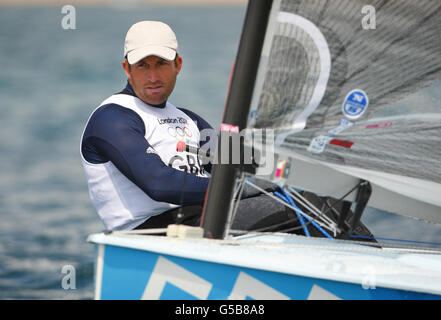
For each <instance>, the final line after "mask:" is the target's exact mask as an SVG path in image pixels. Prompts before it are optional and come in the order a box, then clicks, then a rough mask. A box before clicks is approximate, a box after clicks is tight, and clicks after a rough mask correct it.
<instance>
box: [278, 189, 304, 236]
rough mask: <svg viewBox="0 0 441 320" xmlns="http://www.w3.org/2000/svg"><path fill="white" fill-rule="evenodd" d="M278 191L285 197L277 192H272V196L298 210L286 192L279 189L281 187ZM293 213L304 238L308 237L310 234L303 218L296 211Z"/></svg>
mask: <svg viewBox="0 0 441 320" xmlns="http://www.w3.org/2000/svg"><path fill="white" fill-rule="evenodd" d="M279 187H280V186H279ZM280 189H281V190H282V192H283V193H284V194H285V195H283V194H281V193H279V192H277V191H276V192H274V194H275V195H276V196H278V197H279V198H280V199H282V200H284V201H285V202H287V203H289V204H291V205H292V206H293V207H296V208H297V209H299V208H298V207H297V206H296V205H295V203H294V201H292V199H290V197H289V196H288V195H287V193H286V191H285V190H284V189H283V188H281V187H280ZM299 211H300V209H299ZM295 213H296V216H297V219H298V220H299V222H300V225H301V226H302V228H303V232H304V233H305V236H307V237H310V236H311V234H310V233H309V230H308V227H307V226H306V225H305V219H303V216H302V215H301V214H300V213H299V212H297V211H296V212H295Z"/></svg>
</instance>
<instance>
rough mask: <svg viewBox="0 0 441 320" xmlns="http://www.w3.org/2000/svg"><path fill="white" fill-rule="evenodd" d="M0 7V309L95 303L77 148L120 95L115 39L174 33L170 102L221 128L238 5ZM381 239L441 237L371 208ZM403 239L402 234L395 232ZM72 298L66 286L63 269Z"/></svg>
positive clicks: (89, 223) (94, 225) (95, 228)
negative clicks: (151, 23)
mask: <svg viewBox="0 0 441 320" xmlns="http://www.w3.org/2000/svg"><path fill="white" fill-rule="evenodd" d="M61 7H62V6H43V7H22V6H17V7H14V6H11V7H8V6H2V7H0V59H1V61H2V70H1V73H0V114H1V116H0V217H1V220H0V299H92V298H93V261H94V247H93V245H92V244H89V243H87V242H86V239H87V236H88V235H89V234H91V233H96V232H100V231H102V230H103V226H102V224H101V222H100V221H99V220H98V217H97V215H96V213H95V211H94V209H93V207H92V206H91V203H90V201H89V196H88V192H87V186H86V181H85V177H84V174H83V171H82V167H81V162H80V157H79V139H80V136H81V133H82V130H83V127H84V125H85V122H86V121H87V118H88V117H89V115H90V113H91V111H92V110H93V109H94V108H95V107H96V106H97V105H98V104H99V103H100V102H101V101H102V100H104V99H105V98H107V97H108V96H109V95H111V94H112V93H115V92H118V91H120V90H121V89H122V88H123V87H124V86H125V81H126V79H125V76H124V73H123V71H122V68H121V60H122V54H123V39H124V37H125V33H126V31H127V29H128V28H129V27H130V25H132V24H133V23H134V22H137V21H140V20H162V21H165V22H167V23H168V24H170V25H171V26H172V28H173V29H174V30H175V31H176V34H177V37H178V40H179V52H180V54H181V55H182V56H183V59H184V64H183V69H182V71H181V74H180V75H179V77H178V82H177V85H176V89H175V91H174V93H173V95H172V96H171V98H170V101H171V102H172V103H174V104H175V105H178V106H181V107H187V108H190V109H191V110H193V111H195V112H196V113H198V114H200V115H201V116H203V117H204V118H205V119H206V120H207V121H209V122H210V123H211V124H212V125H213V126H214V127H218V126H219V123H220V119H221V115H222V110H223V106H224V102H225V95H226V91H227V86H228V80H229V75H230V70H231V66H232V64H233V61H234V59H235V55H236V52H237V47H238V42H239V38H240V32H241V28H242V23H243V18H244V14H245V7H242V6H218V7H213V6H208V7H191V6H190V7H186V6H182V7H179V6H178V7H176V6H151V5H143V6H139V5H138V6H136V7H135V6H125V7H122V6H116V5H114V6H99V7H98V6H95V7H94V6H75V9H76V21H75V22H76V29H68V30H66V29H63V28H62V25H61V21H62V19H63V17H64V15H63V14H62V13H61ZM364 221H365V223H366V224H368V226H369V227H371V228H372V229H373V231H374V233H375V232H377V233H376V234H379V235H380V236H385V237H402V236H403V234H405V235H406V236H407V238H409V237H411V238H415V239H418V240H423V241H436V242H441V228H439V227H437V226H432V225H429V224H426V223H423V222H419V221H414V220H409V219H404V218H401V217H396V216H390V215H388V214H385V213H381V212H378V211H375V210H370V211H369V212H368V213H367V214H366V215H365V217H364ZM404 230H405V231H406V232H403V231H404ZM68 265H71V266H73V267H74V268H75V272H76V277H75V280H76V281H75V289H70V290H65V289H63V287H62V280H63V277H64V276H65V275H66V274H64V273H63V272H62V270H63V267H64V266H68Z"/></svg>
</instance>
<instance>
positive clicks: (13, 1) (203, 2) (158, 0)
mask: <svg viewBox="0 0 441 320" xmlns="http://www.w3.org/2000/svg"><path fill="white" fill-rule="evenodd" d="M247 3H248V0H128V1H123V0H0V6H50V5H68V4H69V5H87V6H94V5H124V4H127V5H131V6H133V5H137V4H139V5H148V4H152V5H170V6H212V5H216V6H219V5H241V6H244V5H246V4H247Z"/></svg>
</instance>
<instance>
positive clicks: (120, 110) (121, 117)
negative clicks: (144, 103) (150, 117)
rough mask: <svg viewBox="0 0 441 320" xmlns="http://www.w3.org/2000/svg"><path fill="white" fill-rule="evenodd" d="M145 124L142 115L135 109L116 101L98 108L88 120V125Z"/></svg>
mask: <svg viewBox="0 0 441 320" xmlns="http://www.w3.org/2000/svg"><path fill="white" fill-rule="evenodd" d="M133 124H138V125H140V126H142V127H143V126H144V122H143V121H142V119H141V117H140V116H139V115H138V114H137V113H136V112H135V111H133V110H131V109H129V108H126V107H124V106H121V105H119V104H116V103H106V104H102V105H100V106H99V107H98V108H96V109H95V110H94V111H93V112H92V115H91V116H90V119H89V121H88V126H100V127H115V126H116V125H133Z"/></svg>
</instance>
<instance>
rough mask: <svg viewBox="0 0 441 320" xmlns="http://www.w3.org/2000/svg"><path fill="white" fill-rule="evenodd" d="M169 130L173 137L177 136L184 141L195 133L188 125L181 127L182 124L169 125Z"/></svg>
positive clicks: (177, 138)
mask: <svg viewBox="0 0 441 320" xmlns="http://www.w3.org/2000/svg"><path fill="white" fill-rule="evenodd" d="M167 132H168V134H169V135H171V136H172V137H175V138H176V140H179V141H182V140H184V139H185V137H187V138H191V137H192V136H193V133H191V130H190V129H189V128H187V127H183V128H181V127H180V126H177V127H168V129H167Z"/></svg>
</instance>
